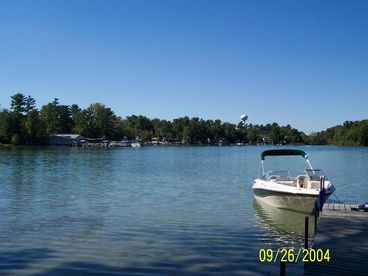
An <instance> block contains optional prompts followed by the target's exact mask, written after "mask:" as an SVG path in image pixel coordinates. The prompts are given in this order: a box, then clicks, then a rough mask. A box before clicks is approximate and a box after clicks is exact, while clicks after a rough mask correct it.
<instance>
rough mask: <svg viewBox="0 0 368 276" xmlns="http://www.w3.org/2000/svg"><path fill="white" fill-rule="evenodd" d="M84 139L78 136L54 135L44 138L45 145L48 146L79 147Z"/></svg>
mask: <svg viewBox="0 0 368 276" xmlns="http://www.w3.org/2000/svg"><path fill="white" fill-rule="evenodd" d="M84 141H85V138H84V137H83V136H82V135H79V134H54V135H51V136H49V137H47V138H46V140H45V144H47V145H50V146H80V145H81V144H82V143H83V142H84Z"/></svg>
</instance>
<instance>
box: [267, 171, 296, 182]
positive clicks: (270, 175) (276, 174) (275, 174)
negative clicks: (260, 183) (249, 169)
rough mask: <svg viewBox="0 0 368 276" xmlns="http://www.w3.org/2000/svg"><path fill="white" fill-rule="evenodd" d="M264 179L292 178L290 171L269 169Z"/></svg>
mask: <svg viewBox="0 0 368 276" xmlns="http://www.w3.org/2000/svg"><path fill="white" fill-rule="evenodd" d="M263 179H267V180H271V179H277V180H290V179H291V176H290V172H289V171H286V170H285V171H268V172H267V173H266V174H265V175H264V176H263Z"/></svg>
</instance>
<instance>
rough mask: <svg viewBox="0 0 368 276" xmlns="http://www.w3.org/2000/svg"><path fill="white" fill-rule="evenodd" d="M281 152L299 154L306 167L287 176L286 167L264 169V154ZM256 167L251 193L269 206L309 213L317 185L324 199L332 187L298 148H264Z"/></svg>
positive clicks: (317, 189) (320, 171) (282, 153)
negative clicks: (294, 174)
mask: <svg viewBox="0 0 368 276" xmlns="http://www.w3.org/2000/svg"><path fill="white" fill-rule="evenodd" d="M285 155H286V156H288V155H299V156H303V157H304V158H305V160H306V162H307V164H308V168H307V169H305V171H304V173H303V174H299V175H297V176H291V175H290V172H289V171H287V170H282V171H267V172H265V167H264V160H265V158H266V156H285ZM260 170H261V175H260V176H259V177H258V178H257V179H256V180H255V181H254V184H253V193H254V195H255V197H256V198H257V199H258V200H261V201H263V202H265V203H267V204H269V205H271V206H273V207H277V208H282V209H289V210H295V211H300V212H305V213H311V212H312V211H313V209H314V206H315V202H316V200H317V199H318V196H319V193H320V191H321V188H322V189H324V195H325V199H327V198H328V197H329V196H330V195H331V194H332V193H333V192H334V191H335V187H334V186H333V184H332V183H331V181H329V180H328V178H327V177H326V175H325V173H324V172H323V171H322V170H321V169H313V167H312V164H311V163H310V161H309V159H308V156H307V154H306V153H305V152H304V151H302V150H296V149H276V150H266V151H264V152H262V155H261V168H260Z"/></svg>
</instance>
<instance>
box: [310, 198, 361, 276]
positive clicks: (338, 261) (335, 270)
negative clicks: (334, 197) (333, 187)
mask: <svg viewBox="0 0 368 276" xmlns="http://www.w3.org/2000/svg"><path fill="white" fill-rule="evenodd" d="M335 207H336V209H335ZM351 207H352V206H351V205H350V204H345V205H342V206H335V204H334V210H329V211H328V212H324V213H322V216H321V218H320V220H319V223H318V227H317V234H316V236H315V239H314V244H313V248H314V249H322V250H323V251H324V252H325V251H326V250H327V249H329V250H330V257H331V260H330V262H326V261H325V262H322V263H308V264H307V265H306V266H305V270H304V275H349V274H350V275H367V271H368V262H367V258H366V256H367V254H368V239H367V233H368V213H364V212H356V211H352V210H351ZM337 208H339V210H337Z"/></svg>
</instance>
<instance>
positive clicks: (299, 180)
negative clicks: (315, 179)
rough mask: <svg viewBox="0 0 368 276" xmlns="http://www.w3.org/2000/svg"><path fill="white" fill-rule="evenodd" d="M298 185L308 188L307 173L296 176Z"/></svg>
mask: <svg viewBox="0 0 368 276" xmlns="http://www.w3.org/2000/svg"><path fill="white" fill-rule="evenodd" d="M296 186H297V187H298V188H304V189H307V188H308V176H306V175H298V176H297V178H296Z"/></svg>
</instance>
